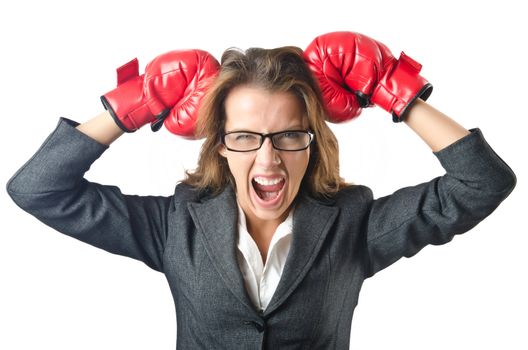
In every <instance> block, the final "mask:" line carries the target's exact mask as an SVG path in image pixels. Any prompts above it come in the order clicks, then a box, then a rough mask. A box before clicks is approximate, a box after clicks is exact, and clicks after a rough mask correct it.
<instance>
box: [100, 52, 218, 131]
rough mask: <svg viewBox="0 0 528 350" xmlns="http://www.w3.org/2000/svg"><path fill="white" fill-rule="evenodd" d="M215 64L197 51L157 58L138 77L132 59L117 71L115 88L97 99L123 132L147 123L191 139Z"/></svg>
mask: <svg viewBox="0 0 528 350" xmlns="http://www.w3.org/2000/svg"><path fill="white" fill-rule="evenodd" d="M218 69H219V64H218V61H217V60H216V59H215V58H214V57H213V56H211V55H210V54H209V53H207V52H205V51H201V50H188V51H170V52H167V53H165V54H162V55H159V56H158V57H156V58H155V59H154V60H152V61H151V62H150V63H149V64H148V65H147V66H146V68H145V74H143V75H139V69H138V61H137V59H134V60H132V61H130V62H128V63H127V64H125V65H123V66H122V67H119V68H118V69H117V85H118V86H117V88H116V89H114V90H112V91H110V92H108V93H106V94H105V95H103V96H101V101H102V102H103V105H104V106H105V108H106V109H107V110H108V111H109V112H110V114H111V115H112V117H113V118H114V120H115V122H116V123H117V125H119V127H120V128H121V129H123V130H124V131H126V132H133V131H136V130H137V129H139V128H140V127H142V126H143V125H145V124H147V123H151V128H152V130H153V131H157V130H159V128H161V125H162V124H165V127H166V128H167V129H168V130H169V131H170V132H171V133H173V134H176V135H180V136H183V137H188V138H192V137H193V136H194V129H195V125H196V118H197V112H198V107H199V104H200V101H201V99H202V97H203V95H204V94H205V92H206V91H207V88H208V87H209V86H210V84H211V83H212V81H213V79H214V77H216V74H217V73H218Z"/></svg>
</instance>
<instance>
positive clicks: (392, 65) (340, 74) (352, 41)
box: [305, 32, 432, 122]
mask: <svg viewBox="0 0 528 350" xmlns="http://www.w3.org/2000/svg"><path fill="white" fill-rule="evenodd" d="M305 60H306V62H307V63H308V65H309V66H310V68H311V69H312V71H313V72H314V75H315V76H316V78H317V79H318V80H319V84H320V87H321V90H322V93H323V98H324V100H325V103H326V106H327V110H328V112H329V114H330V115H329V118H330V121H332V122H343V121H347V120H350V119H352V118H354V117H357V116H358V115H359V114H360V113H361V108H362V107H368V106H371V105H372V104H376V105H378V106H380V107H381V108H383V109H385V110H386V111H388V112H391V113H392V115H393V120H394V121H395V122H398V121H401V120H402V117H403V116H404V114H405V112H406V110H407V107H408V106H409V105H411V103H412V102H413V101H414V100H415V99H416V98H418V97H421V98H422V99H424V100H425V99H427V98H428V97H429V95H430V94H431V91H432V85H431V84H429V83H428V82H427V80H425V79H424V78H422V77H421V76H420V75H418V73H419V72H420V69H421V65H420V64H419V63H417V62H415V61H413V60H412V59H411V58H410V57H408V56H406V55H405V54H404V53H403V52H402V55H401V57H400V59H399V60H396V59H395V58H394V56H393V55H392V53H391V52H390V50H389V49H388V48H387V47H386V46H385V45H384V44H382V43H380V42H378V41H376V40H374V39H372V38H370V37H368V36H366V35H362V34H359V33H353V32H333V33H328V34H324V35H321V36H319V37H317V38H316V39H315V40H314V41H312V43H310V45H309V46H308V47H307V49H306V50H305Z"/></svg>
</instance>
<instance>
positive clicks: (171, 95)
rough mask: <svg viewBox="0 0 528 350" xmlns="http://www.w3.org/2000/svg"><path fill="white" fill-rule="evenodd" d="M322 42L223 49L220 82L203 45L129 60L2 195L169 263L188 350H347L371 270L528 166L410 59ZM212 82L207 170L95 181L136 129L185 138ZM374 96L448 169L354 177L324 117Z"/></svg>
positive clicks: (478, 210) (360, 40)
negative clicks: (389, 188) (418, 175)
mask: <svg viewBox="0 0 528 350" xmlns="http://www.w3.org/2000/svg"><path fill="white" fill-rule="evenodd" d="M343 35H344V36H343ZM314 43H315V44H314V45H311V46H310V47H309V48H308V49H307V50H306V51H305V52H304V53H303V51H302V50H300V49H298V48H294V47H284V48H278V49H273V50H264V49H250V50H248V51H246V52H239V51H237V50H227V51H226V52H225V53H224V55H223V57H222V64H221V67H220V71H219V73H218V76H217V77H216V78H214V80H213V79H212V78H211V77H212V76H213V75H214V74H215V70H216V66H215V64H214V62H213V60H211V58H210V57H209V56H208V55H207V54H206V53H203V52H192V53H188V52H186V53H184V54H182V53H171V54H168V55H162V56H160V57H158V58H157V59H155V60H154V61H153V62H151V64H149V66H147V68H146V72H145V75H142V76H139V75H138V74H137V62H136V63H131V65H128V66H125V67H124V68H123V69H122V70H121V71H120V76H121V78H122V79H120V82H121V84H120V86H119V87H118V88H117V89H115V90H113V91H111V92H109V93H107V94H105V95H104V96H103V103H104V105H105V106H106V107H107V109H108V111H107V112H104V113H102V114H101V115H99V116H97V117H95V118H94V119H92V120H90V121H88V122H86V123H84V124H80V125H78V124H77V123H75V122H73V121H69V120H66V119H62V120H61V121H60V122H59V125H58V127H57V129H56V130H55V131H54V132H53V133H52V134H51V135H50V137H49V138H48V139H47V140H46V142H45V143H44V145H43V146H42V147H41V149H40V150H39V151H38V152H37V153H36V155H35V156H34V157H33V158H32V159H31V160H30V161H29V162H28V163H27V164H26V165H25V166H23V167H22V169H20V170H19V172H17V173H16V174H15V175H14V176H13V178H12V179H11V180H10V182H9V183H8V192H9V193H10V195H11V196H12V198H13V199H14V201H15V202H16V203H17V204H18V205H19V206H20V207H22V208H23V209H24V210H26V211H28V212H30V213H31V214H32V215H35V216H36V217H37V218H39V219H40V220H42V221H43V222H44V223H46V224H48V225H50V226H52V227H54V228H56V229H57V230H59V231H61V232H63V233H65V234H68V235H71V236H73V237H75V238H78V239H80V240H83V241H85V242H87V243H89V244H92V245H94V246H98V247H101V248H103V249H106V250H108V251H110V252H113V253H117V254H121V255H125V256H129V257H132V258H135V259H139V260H141V261H144V262H145V263H146V264H147V265H149V266H150V267H152V268H153V269H156V270H158V271H161V272H163V273H164V274H165V275H166V277H167V279H168V282H169V285H170V288H171V291H172V294H173V297H174V301H175V304H176V313H177V327H178V328H177V347H178V348H182V349H224V348H225V349H260V348H266V349H330V348H334V349H348V347H349V340H350V339H349V337H350V326H351V319H352V315H353V310H354V307H355V305H356V303H357V300H358V295H359V290H360V288H361V285H362V282H363V281H364V279H366V278H368V277H370V276H372V275H374V274H375V273H376V272H378V271H380V270H381V269H383V268H385V267H387V266H388V265H390V264H392V263H393V262H395V261H396V260H398V259H399V258H401V257H402V256H407V257H409V256H412V255H414V254H416V253H417V252H418V251H419V250H420V249H421V248H423V247H424V246H425V245H427V244H443V243H446V242H448V241H450V240H451V239H452V238H453V236H454V235H455V234H459V233H462V232H465V231H467V230H469V229H470V228H472V227H473V226H475V225H476V224H477V223H478V222H480V221H481V220H482V219H484V218H485V217H486V216H487V215H489V214H490V213H491V212H492V211H493V210H494V209H495V208H496V207H497V206H498V205H499V204H500V202H501V201H502V200H504V199H505V198H506V197H507V196H508V194H509V193H510V192H511V191H512V190H513V188H514V186H515V181H516V179H515V175H514V174H513V172H512V171H511V169H510V168H509V167H508V166H507V165H506V164H505V163H504V162H503V161H502V160H501V159H500V158H499V157H498V156H497V155H496V154H495V153H494V152H493V150H492V149H491V148H490V147H489V145H488V144H487V143H486V141H485V140H484V138H483V136H482V133H481V132H480V130H478V129H474V130H471V131H468V130H466V129H464V128H463V127H462V126H460V125H459V124H457V123H456V122H454V121H453V120H451V119H450V118H448V117H447V116H445V115H444V114H442V113H441V112H439V111H437V110H436V109H434V108H433V107H431V106H430V105H428V104H427V103H426V102H424V99H426V98H427V96H428V94H429V93H430V89H431V87H430V84H429V83H428V82H427V81H426V80H425V79H423V78H422V77H420V76H419V75H418V72H419V67H418V66H419V65H417V64H415V63H416V62H414V61H412V60H410V59H409V58H407V57H406V56H402V57H400V59H399V60H396V59H395V58H394V57H392V55H391V54H390V51H388V49H386V47H385V46H384V45H382V44H381V43H379V42H376V41H373V40H371V39H370V38H368V37H364V36H361V35H359V34H356V33H345V34H343V33H332V34H330V35H329V36H324V37H322V38H318V39H317V40H316V41H314ZM325 55H328V56H325ZM350 55H357V56H356V57H353V58H354V59H353V60H351V59H350V58H351V57H350ZM369 55H370V56H369ZM336 58H337V61H338V62H340V63H339V64H338V66H339V68H340V69H337V70H334V69H330V72H335V71H338V72H344V73H343V76H339V74H337V75H338V77H339V78H343V79H342V80H343V81H344V82H346V86H345V87H344V88H341V89H342V90H344V92H343V91H341V92H336V91H332V90H331V88H332V86H335V85H336V84H335V81H332V80H330V82H329V83H328V82H325V81H324V80H322V79H326V77H331V76H332V74H330V73H328V71H326V72H325V71H324V70H325V69H327V68H328V64H327V63H328V62H335V61H333V60H334V59H336ZM319 59H320V60H319ZM167 62H169V63H171V64H173V67H179V68H178V69H176V70H173V69H172V68H171V69H167ZM349 64H350V67H345V66H346V65H349ZM130 67H132V68H130ZM349 68H350V69H349ZM174 72H176V73H174ZM321 72H322V73H321ZM327 73H328V74H327ZM316 79H317V80H316ZM338 80H339V79H338ZM182 81H185V84H183V85H182ZM211 83H212V85H210V84H211ZM337 85H339V84H337ZM320 87H321V90H322V91H320V90H319V89H320ZM189 91H190V92H189ZM205 92H206V96H205V99H204V101H203V104H202V105H201V107H200V110H199V111H200V120H199V124H198V129H197V131H196V132H197V134H198V135H199V136H203V137H205V138H206V139H205V142H204V144H203V147H202V151H201V154H200V158H199V161H198V167H197V169H196V170H195V171H192V172H189V173H188V176H187V178H186V179H185V180H184V181H183V183H181V184H179V185H178V186H177V187H176V190H175V193H174V195H173V196H170V197H140V196H130V195H124V194H122V193H121V191H120V190H119V188H117V187H114V186H104V185H100V184H96V183H90V182H88V181H87V180H85V179H84V178H83V176H84V173H85V172H86V171H87V170H88V168H89V167H90V165H91V164H92V163H93V162H94V161H95V160H96V159H97V158H98V157H99V156H100V155H101V154H102V153H103V152H104V151H105V150H106V149H107V147H108V145H110V144H111V143H112V142H113V141H115V140H116V139H117V138H119V137H120V136H121V135H122V134H123V133H124V132H125V131H134V130H137V129H138V128H140V127H141V126H142V125H145V124H147V123H151V124H152V125H153V128H157V127H159V125H160V124H161V121H164V124H165V126H166V127H167V128H168V129H169V130H171V131H172V132H174V133H177V134H182V135H185V136H189V135H190V132H189V130H190V129H192V127H189V125H188V124H186V123H185V122H188V123H191V124H192V114H193V113H194V111H195V110H196V109H197V105H196V104H194V103H193V102H196V101H198V100H200V98H201V95H202V94H203V93H205ZM321 92H322V93H321ZM339 93H342V94H343V96H341V95H339ZM182 96H185V97H182ZM189 96H191V97H189ZM389 96H390V98H389ZM346 98H348V99H349V100H346ZM323 101H324V102H323ZM372 104H376V105H378V106H380V107H382V108H384V109H386V110H387V111H389V112H391V113H392V116H393V119H394V120H395V121H403V122H404V123H405V124H406V125H408V126H409V127H410V128H411V129H412V130H413V131H415V132H416V133H417V134H418V135H419V136H420V137H421V138H422V139H424V141H425V142H426V143H427V144H428V145H429V147H430V148H431V149H432V150H433V152H434V154H435V155H436V157H437V158H438V159H439V161H440V162H441V164H442V166H443V167H444V168H445V170H446V174H445V175H444V176H441V177H438V178H435V179H433V180H431V181H430V182H428V183H424V184H420V185H417V186H414V187H408V188H403V189H401V190H399V191H396V192H395V193H394V194H392V195H390V196H387V197H383V198H379V199H376V200H374V199H373V197H372V192H371V191H370V189H369V188H367V187H365V186H360V185H349V184H346V183H345V182H344V181H343V180H342V179H341V178H340V176H339V164H338V147H337V141H336V139H335V137H334V135H333V134H332V132H331V131H330V129H329V128H328V126H327V125H326V123H325V118H329V119H331V120H332V118H333V119H334V120H339V119H343V118H342V115H338V116H336V114H333V113H334V112H332V111H335V109H336V107H335V106H336V105H337V106H341V107H340V108H337V110H338V112H339V111H343V110H346V109H348V111H347V113H346V115H347V116H348V117H345V118H344V119H346V118H352V117H354V116H357V115H358V114H359V112H360V111H361V108H362V107H361V106H363V107H366V106H370V105H372ZM326 111H329V113H331V114H330V115H327V114H326ZM182 120H183V121H184V122H183V123H180V122H181V121H182ZM182 125H183V126H182Z"/></svg>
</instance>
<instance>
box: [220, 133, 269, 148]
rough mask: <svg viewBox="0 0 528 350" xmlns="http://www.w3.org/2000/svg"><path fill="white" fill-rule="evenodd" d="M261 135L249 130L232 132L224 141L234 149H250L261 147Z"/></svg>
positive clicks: (228, 146)
mask: <svg viewBox="0 0 528 350" xmlns="http://www.w3.org/2000/svg"><path fill="white" fill-rule="evenodd" d="M261 137H262V136H261V135H259V134H253V133H249V132H232V133H229V134H226V135H225V136H224V142H225V145H226V146H227V148H230V149H232V150H234V151H250V150H254V149H257V148H259V147H260V138H261Z"/></svg>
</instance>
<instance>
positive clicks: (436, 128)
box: [403, 99, 469, 152]
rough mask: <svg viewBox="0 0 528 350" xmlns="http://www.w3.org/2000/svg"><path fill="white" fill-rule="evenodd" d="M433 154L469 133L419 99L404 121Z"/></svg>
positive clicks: (411, 107) (410, 108)
mask: <svg viewBox="0 0 528 350" xmlns="http://www.w3.org/2000/svg"><path fill="white" fill-rule="evenodd" d="M403 121H404V122H405V124H407V125H408V126H409V127H410V128H411V129H412V130H413V131H414V132H416V134H418V136H420V137H421V138H422V140H424V141H425V143H427V145H429V147H430V148H431V150H432V151H433V152H438V151H440V150H442V149H444V148H445V147H447V146H449V145H450V144H452V143H454V142H455V141H458V140H459V139H461V138H462V137H464V136H466V135H468V134H469V131H468V130H466V129H465V128H464V127H462V126H461V125H460V124H458V123H457V122H456V121H454V120H453V119H451V118H449V117H448V116H447V115H445V114H443V113H442V112H440V111H438V110H437V109H435V108H434V107H432V106H431V105H429V104H428V103H427V102H424V101H423V100H421V99H417V100H416V101H414V103H413V104H412V105H411V106H410V107H409V111H408V114H407V115H406V117H405V118H404V119H403Z"/></svg>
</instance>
